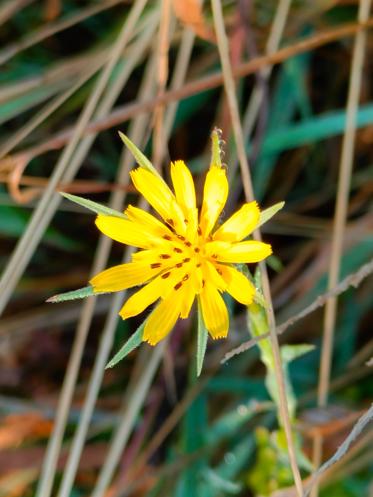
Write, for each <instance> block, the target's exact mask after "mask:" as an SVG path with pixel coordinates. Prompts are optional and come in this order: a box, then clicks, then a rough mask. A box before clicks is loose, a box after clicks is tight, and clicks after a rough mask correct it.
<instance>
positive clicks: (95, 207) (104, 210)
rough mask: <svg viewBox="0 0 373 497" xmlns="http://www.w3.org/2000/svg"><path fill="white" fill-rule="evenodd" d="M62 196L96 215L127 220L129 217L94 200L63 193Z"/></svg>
mask: <svg viewBox="0 0 373 497" xmlns="http://www.w3.org/2000/svg"><path fill="white" fill-rule="evenodd" d="M61 195H62V196H63V197H65V198H67V199H68V200H70V201H71V202H74V203H75V204H78V205H81V206H82V207H85V208H86V209H89V210H90V211H93V212H95V213H96V214H103V215H104V216H114V217H121V218H122V219H127V216H126V215H125V214H123V212H119V211H116V210H114V209H110V207H106V206H105V205H101V204H98V203H97V202H93V201H92V200H88V199H87V198H83V197H78V196H77V195H71V193H65V192H61Z"/></svg>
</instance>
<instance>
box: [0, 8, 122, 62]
mask: <svg viewBox="0 0 373 497" xmlns="http://www.w3.org/2000/svg"><path fill="white" fill-rule="evenodd" d="M23 1H25V0H23ZM29 1H30V0H29ZM122 2H123V0H106V1H102V2H101V3H100V4H98V5H93V6H90V7H87V8H86V9H81V10H80V11H79V12H78V13H77V14H75V15H71V16H69V17H68V18H67V19H61V20H59V21H56V22H54V23H49V24H47V26H43V27H41V28H39V29H37V30H36V31H34V32H33V33H30V34H27V36H25V37H24V38H21V39H20V40H18V41H16V42H15V43H12V44H10V45H8V46H6V47H4V49H3V50H1V51H0V65H1V64H4V63H5V62H8V60H9V59H11V58H12V57H15V56H16V55H17V54H19V53H20V52H21V51H23V50H25V49H27V48H30V47H32V46H33V45H36V44H37V43H40V42H41V41H43V40H45V39H46V38H49V37H50V36H53V35H55V34H56V33H60V32H61V31H63V30H65V29H68V28H70V27H71V26H74V25H75V24H78V23H79V22H82V21H84V20H85V19H87V18H89V17H92V16H94V15H96V14H98V13H99V12H102V11H103V10H106V9H110V8H111V7H114V6H115V5H116V4H118V3H122ZM13 3H14V2H13ZM0 17H1V14H0Z"/></svg>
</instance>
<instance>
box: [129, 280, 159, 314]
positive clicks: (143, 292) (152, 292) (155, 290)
mask: <svg viewBox="0 0 373 497" xmlns="http://www.w3.org/2000/svg"><path fill="white" fill-rule="evenodd" d="M165 281H166V280H164V279H162V277H160V276H158V277H157V278H154V280H152V281H151V282H150V283H148V284H147V285H145V286H144V287H142V288H141V289H140V290H138V291H137V292H136V293H134V294H133V295H132V296H131V297H130V298H129V299H128V300H127V302H126V303H125V304H124V306H123V307H122V309H121V310H120V312H119V315H120V316H121V317H122V318H123V319H127V318H129V317H132V316H136V315H137V314H140V312H142V311H144V310H145V309H146V308H147V307H149V306H150V305H151V304H153V302H155V301H156V300H158V299H159V297H160V296H161V294H162V291H163V288H164V284H165Z"/></svg>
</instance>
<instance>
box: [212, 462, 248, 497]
mask: <svg viewBox="0 0 373 497" xmlns="http://www.w3.org/2000/svg"><path fill="white" fill-rule="evenodd" d="M203 477H204V478H205V479H206V481H207V483H208V484H209V485H211V486H212V487H213V488H214V489H215V490H217V491H218V492H224V493H225V494H230V495H236V494H238V493H240V492H241V491H242V485H241V484H240V483H236V482H233V481H230V480H228V479H226V478H222V477H221V476H220V475H219V473H218V472H217V471H214V470H212V469H210V468H209V469H207V470H206V471H205V472H204V474H203Z"/></svg>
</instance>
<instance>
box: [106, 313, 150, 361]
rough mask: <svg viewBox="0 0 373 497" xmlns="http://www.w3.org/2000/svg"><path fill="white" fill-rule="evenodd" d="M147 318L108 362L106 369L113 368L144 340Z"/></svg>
mask: <svg viewBox="0 0 373 497" xmlns="http://www.w3.org/2000/svg"><path fill="white" fill-rule="evenodd" d="M145 323H146V320H145V321H144V322H143V323H142V324H140V326H139V327H138V328H137V330H136V331H135V333H133V335H131V336H130V338H129V339H128V340H127V342H126V343H125V344H124V345H123V347H122V348H121V349H119V350H118V352H117V353H116V354H115V356H114V357H113V358H112V359H111V360H110V361H109V362H108V363H107V365H106V367H105V369H109V368H112V367H113V366H115V365H116V364H118V362H120V361H121V360H122V359H124V358H125V357H126V356H127V355H128V354H129V353H130V352H132V351H133V350H134V349H136V348H137V347H138V346H139V345H140V344H141V342H142V337H143V334H144V328H145Z"/></svg>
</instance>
